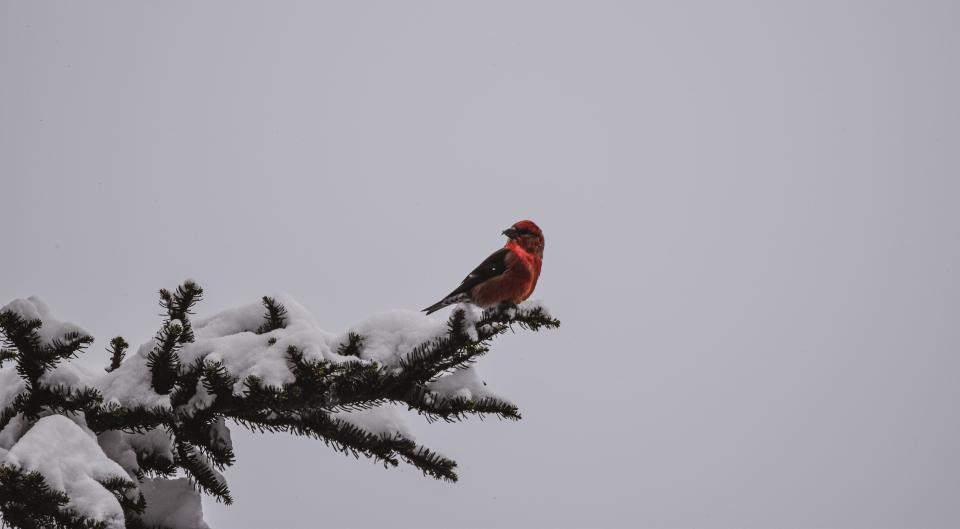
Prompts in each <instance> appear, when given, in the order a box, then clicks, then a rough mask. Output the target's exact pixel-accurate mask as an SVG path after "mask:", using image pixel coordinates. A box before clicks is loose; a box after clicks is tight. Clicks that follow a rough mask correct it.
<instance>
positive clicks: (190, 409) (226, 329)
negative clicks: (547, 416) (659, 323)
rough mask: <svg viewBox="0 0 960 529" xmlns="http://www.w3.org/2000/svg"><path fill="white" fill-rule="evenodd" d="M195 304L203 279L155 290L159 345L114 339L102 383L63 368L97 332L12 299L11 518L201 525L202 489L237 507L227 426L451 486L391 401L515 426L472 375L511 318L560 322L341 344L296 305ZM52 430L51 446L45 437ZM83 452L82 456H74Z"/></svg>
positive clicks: (430, 414) (506, 312)
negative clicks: (204, 313)
mask: <svg viewBox="0 0 960 529" xmlns="http://www.w3.org/2000/svg"><path fill="white" fill-rule="evenodd" d="M202 298H203V289H202V288H201V287H200V286H199V285H198V284H197V283H196V282H194V281H186V282H184V283H183V284H182V285H181V286H179V287H178V288H177V289H176V290H175V291H173V292H170V291H168V290H161V291H160V305H161V307H162V308H163V311H164V319H163V322H162V323H161V325H160V329H159V330H158V332H157V333H156V336H155V337H154V338H153V339H152V340H150V341H149V342H148V343H147V344H144V345H143V346H142V347H140V349H139V350H138V351H137V352H136V353H135V354H133V355H129V356H128V355H127V354H126V351H127V348H128V347H129V345H128V344H127V342H126V340H124V339H123V338H122V337H119V336H118V337H116V338H113V339H112V340H111V341H110V348H108V350H107V351H108V352H109V353H110V363H109V365H108V366H107V367H106V370H105V371H106V372H105V373H101V374H99V375H95V376H94V375H89V374H86V373H85V372H84V371H82V370H79V369H76V368H75V366H73V365H72V364H71V363H70V360H72V359H74V358H76V356H77V355H78V354H80V353H81V352H82V351H83V350H84V349H85V348H86V347H88V346H89V345H90V344H91V343H92V342H93V338H92V337H90V336H89V335H87V334H86V333H84V332H83V331H82V330H80V329H79V328H77V327H76V326H74V325H72V324H69V323H64V322H60V321H57V320H55V319H54V318H53V317H52V316H51V315H50V313H49V310H48V309H47V308H46V306H45V305H44V304H43V303H42V302H41V301H39V300H37V299H35V298H31V299H29V300H16V301H14V302H13V303H11V304H9V305H7V306H6V307H4V308H3V309H2V311H0V333H2V339H3V342H2V348H0V514H2V521H3V523H5V524H6V525H9V526H11V527H15V528H35V527H37V528H39V527H65V528H119V527H129V528H146V527H170V528H171V529H174V528H177V529H181V528H182V529H187V528H193V527H206V525H205V524H204V523H203V521H202V517H201V514H200V510H199V509H200V501H199V495H198V494H197V492H202V493H206V494H209V495H212V496H213V497H214V498H216V499H217V500H218V501H221V502H224V503H231V502H232V501H233V498H232V496H231V494H230V489H229V487H228V485H227V482H226V480H225V479H224V477H223V476H222V474H221V473H220V472H221V471H222V470H223V469H224V468H226V467H228V466H230V465H232V464H233V463H234V461H235V460H236V455H235V454H234V452H233V447H232V444H231V442H230V434H229V429H228V428H227V423H229V422H232V423H236V424H240V425H242V426H244V427H246V428H248V429H250V430H253V431H256V432H288V433H292V434H294V435H302V436H309V437H314V438H316V439H319V440H321V441H323V442H324V443H325V444H326V445H327V446H330V447H332V448H334V449H335V450H338V451H340V452H344V453H347V454H351V455H354V456H357V457H359V456H361V455H362V456H365V457H368V458H370V459H372V460H374V461H378V462H381V463H383V464H384V465H385V466H397V465H398V464H399V463H400V462H404V463H407V464H410V465H413V466H414V467H416V468H418V469H420V470H421V471H422V472H423V473H424V474H425V475H428V476H431V477H434V478H438V479H443V480H448V481H456V480H457V474H456V473H455V468H456V463H455V462H454V461H453V460H451V459H448V458H446V457H444V456H442V455H440V454H438V453H436V452H434V451H431V450H430V449H428V448H426V447H425V446H422V445H419V444H417V443H416V442H414V441H413V440H412V439H410V438H409V437H408V436H407V435H406V434H405V433H404V432H402V431H396V430H395V429H394V430H391V429H390V428H389V427H387V426H386V425H388V424H392V423H394V421H388V420H385V419H386V418H387V415H386V414H389V413H396V409H395V407H393V406H389V405H390V404H400V405H403V406H405V407H407V408H408V409H409V410H413V411H415V412H417V413H419V414H421V415H424V416H426V417H427V418H428V419H431V420H434V419H440V420H445V421H456V420H461V419H463V418H465V417H467V416H470V415H480V416H482V415H494V416H497V417H500V418H505V419H513V420H516V419H519V418H520V413H519V411H518V410H517V408H516V406H514V405H513V404H512V403H510V402H509V401H507V400H505V399H503V398H502V397H499V396H497V395H495V394H493V393H491V392H489V391H488V390H487V389H486V387H485V384H483V383H482V382H480V381H479V379H477V377H476V374H475V372H473V370H472V368H471V367H470V366H471V364H472V363H473V362H475V361H476V360H477V359H478V358H480V357H481V356H483V355H484V354H486V353H487V352H488V351H489V346H490V342H491V340H492V339H493V338H495V337H497V336H499V335H501V334H503V333H504V332H506V331H507V330H509V329H511V328H513V326H514V325H516V326H518V327H520V328H523V329H529V330H534V331H536V330H539V329H541V328H555V327H558V326H559V324H560V322H559V321H557V320H555V319H553V318H552V317H551V316H550V315H549V314H548V313H547V311H546V310H545V309H544V308H543V307H541V306H538V305H536V304H524V305H522V306H520V307H513V306H510V307H505V306H504V307H498V308H496V309H491V310H486V311H480V310H479V309H476V308H474V307H461V308H457V309H455V310H454V311H453V313H452V314H451V316H450V318H449V319H448V320H447V322H446V324H445V326H440V325H439V324H438V323H437V322H436V321H435V320H430V319H428V318H426V317H424V316H420V315H412V314H407V315H405V316H403V317H401V319H400V320H395V319H394V320H382V319H381V320H376V319H374V320H372V321H370V322H367V323H365V324H363V325H361V326H360V328H359V329H358V330H356V331H351V332H348V333H346V334H345V335H343V336H342V337H339V338H336V339H333V338H331V337H330V336H331V335H330V334H329V333H325V332H323V331H321V330H319V329H316V327H315V324H314V323H313V319H312V317H310V316H309V314H306V312H305V310H304V309H303V308H302V307H300V306H299V305H298V304H296V302H295V301H293V300H279V299H277V298H271V297H264V298H263V299H262V308H260V309H257V307H255V306H248V307H241V308H239V309H235V310H233V311H225V312H224V313H221V314H219V315H216V316H214V317H212V318H207V319H206V320H198V321H196V322H194V321H193V319H192V317H193V314H194V313H193V309H194V307H195V306H196V305H197V303H199V302H200V301H201V299H202ZM364 332H367V333H373V334H376V335H377V340H376V341H377V346H376V347H368V346H367V345H366V343H367V337H366V336H364ZM413 340H416V341H413ZM412 343H418V344H419V345H416V346H412ZM408 344H411V345H408ZM358 417H359V418H362V420H358ZM51 436H56V437H57V439H58V444H57V445H55V446H51V443H49V442H47V443H45V442H43V440H44V439H49V438H50V437H51ZM78 453H79V454H89V456H88V457H87V459H85V460H82V461H80V462H79V463H78V462H76V454H78ZM65 454H70V455H71V456H72V459H71V460H70V461H71V463H70V464H73V465H80V466H79V467H76V468H72V470H71V471H70V472H66V471H65V470H63V468H62V467H63V465H62V464H61V462H60V461H59V460H58V458H59V457H62V456H63V455H65ZM64 464H66V463H64ZM58 472H59V473H58ZM66 475H69V476H72V477H70V478H65V477H64V476H66ZM78 476H79V477H78ZM51 479H52V480H53V481H49V480H51ZM71 479H84V480H87V482H88V483H94V482H95V483H96V484H99V485H98V486H94V487H89V486H87V487H79V486H74V485H75V483H74V482H72V481H71ZM188 488H192V489H193V491H196V492H193V491H190V493H191V496H190V497H191V498H193V501H191V502H187V503H186V504H183V503H184V502H180V503H181V504H183V505H178V507H177V509H176V512H173V510H171V507H170V506H169V505H168V504H169V501H168V500H169V498H171V497H178V498H180V497H182V495H183V494H184V491H185V489H188ZM91 505H97V506H98V507H97V508H93V507H91Z"/></svg>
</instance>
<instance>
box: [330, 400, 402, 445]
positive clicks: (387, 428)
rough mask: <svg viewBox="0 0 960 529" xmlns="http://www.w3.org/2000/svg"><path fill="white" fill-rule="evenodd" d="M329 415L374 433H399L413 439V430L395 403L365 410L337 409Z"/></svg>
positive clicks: (391, 434)
mask: <svg viewBox="0 0 960 529" xmlns="http://www.w3.org/2000/svg"><path fill="white" fill-rule="evenodd" d="M331 415H332V416H333V417H334V418H336V419H340V420H342V421H345V422H348V423H350V424H352V425H354V426H356V427H358V428H361V429H363V430H366V431H368V432H370V433H372V434H375V435H386V436H393V435H396V434H400V435H401V436H403V437H406V438H407V439H410V440H414V435H413V432H412V431H411V430H410V428H409V427H408V426H407V424H406V422H405V421H404V419H403V414H402V413H400V409H399V408H398V407H397V406H395V405H390V406H379V407H376V408H370V409H367V410H351V411H338V412H334V413H331Z"/></svg>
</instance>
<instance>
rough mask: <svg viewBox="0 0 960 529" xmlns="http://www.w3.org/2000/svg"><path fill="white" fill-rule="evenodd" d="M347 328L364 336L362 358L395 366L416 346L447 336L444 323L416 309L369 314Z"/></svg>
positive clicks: (445, 323) (444, 321)
mask: <svg viewBox="0 0 960 529" xmlns="http://www.w3.org/2000/svg"><path fill="white" fill-rule="evenodd" d="M350 330H351V331H352V332H354V333H356V334H359V335H360V336H362V337H363V349H362V352H361V355H360V357H361V358H364V359H367V360H377V361H379V362H380V363H382V364H385V365H396V363H397V362H399V360H400V359H401V358H403V357H404V356H406V355H407V354H408V353H409V352H410V351H412V350H413V349H414V348H415V347H416V346H418V345H420V344H422V343H425V342H429V341H430V340H433V339H435V338H438V337H440V336H444V335H446V333H447V322H446V320H438V319H434V318H430V317H427V316H424V315H423V314H421V313H419V312H413V311H407V310H393V311H389V312H384V313H381V314H376V315H374V316H371V317H370V318H369V319H367V320H366V321H364V322H363V323H360V324H359V325H356V326H354V327H353V328H352V329H350ZM344 341H345V338H344Z"/></svg>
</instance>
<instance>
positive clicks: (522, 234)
mask: <svg viewBox="0 0 960 529" xmlns="http://www.w3.org/2000/svg"><path fill="white" fill-rule="evenodd" d="M517 235H521V236H523V237H526V236H528V235H533V232H531V231H530V230H525V229H523V228H521V229H518V230H517Z"/></svg>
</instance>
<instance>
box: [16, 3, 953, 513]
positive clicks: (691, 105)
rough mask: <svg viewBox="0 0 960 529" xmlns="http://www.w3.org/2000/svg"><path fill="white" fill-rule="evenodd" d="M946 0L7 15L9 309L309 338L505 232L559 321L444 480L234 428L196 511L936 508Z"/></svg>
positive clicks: (523, 358)
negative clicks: (189, 311)
mask: <svg viewBox="0 0 960 529" xmlns="http://www.w3.org/2000/svg"><path fill="white" fill-rule="evenodd" d="M958 23H960V4H958V3H957V2H920V1H910V2H906V1H905V2H879V1H871V2H866V1H864V2H834V1H831V2H817V1H813V2H759V1H758V2H633V3H626V2H625V3H613V2H578V3H563V2H553V1H551V2H492V3H491V2H484V3H479V2H478V3H472V4H466V3H454V2H436V3H409V2H406V3H399V2H373V3H370V2H365V3H356V2H350V3H348V2H342V3H337V4H332V3H319V2H302V3H300V2H283V3H278V2H269V3H268V2H255V3H254V2H203V3H196V2H163V3H144V2H101V3H96V4H94V3H77V2H14V1H10V0H2V1H0V79H2V80H0V225H2V226H3V227H4V229H3V236H2V239H3V244H2V247H3V252H2V257H0V263H2V270H3V279H2V280H0V303H6V302H7V301H8V300H10V299H12V298H14V297H23V296H28V295H33V294H36V295H39V296H41V297H42V298H44V299H45V300H46V301H47V302H48V303H49V304H50V305H51V307H52V308H53V310H54V313H55V314H56V315H57V316H58V317H60V318H62V319H66V320H70V321H74V322H76V323H78V324H80V325H81V326H83V327H84V328H86V329H88V330H89V331H91V332H92V333H94V335H95V336H96V337H97V342H96V343H95V345H94V346H93V347H92V348H91V350H90V352H89V353H88V354H87V358H85V360H84V361H85V362H87V363H89V364H91V365H100V364H103V363H105V362H106V353H104V352H103V348H104V347H105V346H106V345H107V341H108V340H109V338H110V337H111V336H113V335H116V334H123V335H124V336H126V337H127V339H128V340H129V341H131V342H135V343H141V342H142V341H144V340H145V339H147V338H148V337H149V336H150V335H151V334H152V333H153V332H154V331H155V330H156V327H157V325H158V323H159V321H160V318H159V316H158V313H159V308H158V307H157V305H156V290H157V289H158V288H160V287H171V286H175V285H176V284H177V282H178V281H180V280H182V279H184V278H186V277H194V278H196V279H197V280H199V281H200V282H201V284H202V285H203V286H204V287H205V288H206V290H207V297H206V301H204V302H203V304H202V305H201V306H200V307H199V312H200V314H211V313H213V312H215V311H218V310H221V309H224V308H228V307H231V306H235V305H239V304H245V303H249V302H251V301H255V300H257V299H258V298H259V296H261V295H263V294H269V293H275V292H289V293H291V294H293V295H294V296H295V297H297V298H298V299H299V300H300V301H301V302H302V303H303V304H305V305H306V306H307V307H309V308H310V309H311V310H313V311H314V312H315V313H316V314H317V316H318V317H319V318H320V320H321V321H323V322H326V324H327V327H328V328H329V329H330V330H332V331H338V330H343V329H345V328H346V327H347V326H348V325H350V324H352V323H354V322H357V321H359V320H361V319H362V318H364V317H365V316H366V315H368V314H370V313H373V312H376V311H380V310H384V309H392V308H410V309H419V308H421V307H423V306H426V305H428V304H430V303H432V302H433V301H436V299H438V297H439V296H441V295H443V294H445V293H446V292H448V291H449V290H450V289H452V287H453V286H455V285H456V283H457V282H458V281H459V280H460V279H462V277H463V276H464V275H465V273H466V272H467V271H469V270H470V269H471V268H472V267H473V266H474V265H476V264H477V263H478V262H479V261H480V260H481V259H483V258H484V257H485V256H486V255H487V254H488V253H489V252H490V251H492V250H493V249H495V248H496V247H498V246H499V245H500V244H502V240H501V239H502V238H501V237H500V235H499V232H500V231H501V230H502V229H504V228H505V227H506V226H508V225H509V224H511V223H512V222H514V221H515V220H518V219H520V218H532V219H534V220H536V221H537V222H538V223H539V224H540V225H541V226H542V227H543V229H544V230H545V232H546V237H547V248H546V256H545V257H546V259H545V264H544V271H543V275H542V277H541V280H540V285H539V287H538V289H537V293H536V297H538V298H541V299H544V300H545V301H546V302H547V303H548V304H549V305H550V306H551V308H552V309H553V311H554V312H555V314H556V315H557V316H558V317H559V318H560V319H561V320H563V327H562V328H561V329H560V330H559V331H556V332H549V333H541V334H539V335H529V334H526V333H519V334H517V335H508V336H506V337H504V338H502V339H500V340H499V341H498V342H497V343H496V344H495V347H494V350H493V353H492V354H491V355H490V356H489V357H488V358H486V359H485V360H484V361H483V362H482V363H481V364H480V365H479V369H480V372H481V374H482V375H483V376H484V377H485V379H486V380H487V382H488V383H489V384H490V385H491V387H492V388H495V389H496V390H498V391H500V392H502V393H503V394H505V395H508V396H510V397H512V398H513V399H514V400H515V401H516V402H517V403H518V404H519V405H520V407H521V410H522V412H523V414H524V419H523V420H522V421H521V422H519V423H507V422H498V421H496V420H492V421H490V420H488V421H485V422H480V421H479V420H474V421H470V422H466V423H460V424H453V425H447V424H433V425H427V424H426V423H424V422H423V421H421V420H419V419H416V420H414V421H413V422H414V423H415V427H416V429H417V432H418V434H419V437H418V438H419V440H420V441H422V442H424V443H426V444H427V445H428V446H431V447H433V448H436V449H438V450H440V451H442V452H443V453H445V454H447V455H450V456H452V457H454V458H455V459H457V460H458V461H459V463H460V465H461V466H460V474H461V482H460V483H458V484H456V485H450V484H446V483H440V482H435V481H433V480H430V479H428V478H424V477H423V476H421V475H420V474H419V473H418V472H417V471H416V470H414V469H411V468H403V469H400V470H384V469H383V468H380V467H379V466H377V465H375V464H373V463H371V462H369V461H354V460H353V459H348V458H345V457H343V456H342V455H339V454H336V453H334V452H333V451H332V450H330V449H328V448H325V447H324V446H323V445H322V444H321V443H320V442H317V441H310V440H306V439H295V438H290V437H286V436H253V435H249V434H245V433H244V432H243V430H241V429H240V428H239V427H235V428H233V431H234V439H235V443H236V449H237V452H238V459H239V461H238V463H237V464H236V466H234V467H233V468H232V469H230V470H229V471H228V472H227V477H228V479H229V480H230V484H231V487H232V489H233V492H234V497H235V498H236V500H237V502H236V504H235V505H233V506H230V507H225V506H222V505H217V504H215V503H213V502H206V505H205V509H206V512H207V519H208V521H209V522H210V523H211V524H212V525H213V526H214V527H216V528H220V529H225V528H262V527H268V526H273V527H284V528H286V527H288V528H300V527H304V528H305V527H358V528H361V527H362V528H375V527H388V526H389V527H393V526H395V527H436V528H460V527H586V526H591V527H657V528H667V527H711V528H712V527H737V528H739V527H776V528H788V527H864V528H866V527H870V528H877V527H904V528H905V527H910V528H918V527H931V528H933V527H937V528H939V527H951V526H952V527H957V526H960V413H958V411H957V410H958V405H957V403H958V402H960V384H958V374H960V324H958V317H960V281H958V277H960V276H958V274H960V213H958V211H960V208H958V206H957V201H958V197H960V98H958V95H957V94H960V32H958V31H957V27H958Z"/></svg>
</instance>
